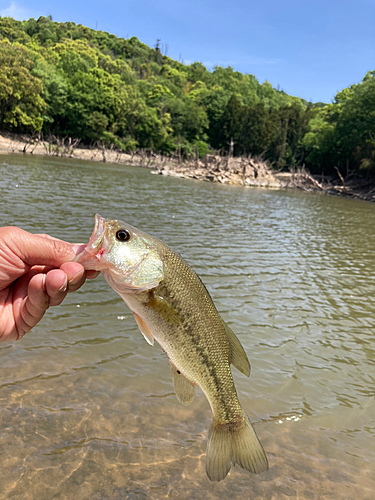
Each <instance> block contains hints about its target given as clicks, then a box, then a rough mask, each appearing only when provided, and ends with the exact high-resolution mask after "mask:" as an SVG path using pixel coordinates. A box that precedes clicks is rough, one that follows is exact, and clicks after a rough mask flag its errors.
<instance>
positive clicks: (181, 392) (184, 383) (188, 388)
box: [169, 362, 195, 405]
mask: <svg viewBox="0 0 375 500" xmlns="http://www.w3.org/2000/svg"><path fill="white" fill-rule="evenodd" d="M169 363H170V365H171V372H172V380H173V385H174V392H175V394H176V397H177V399H178V400H179V401H180V403H182V404H183V405H189V404H190V403H191V402H192V401H193V399H194V392H195V384H193V383H192V382H190V380H188V379H187V378H186V377H184V375H182V373H181V372H180V370H178V369H177V368H176V367H175V366H174V364H172V363H171V362H169Z"/></svg>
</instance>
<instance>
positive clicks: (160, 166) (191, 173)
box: [0, 134, 375, 202]
mask: <svg viewBox="0 0 375 500" xmlns="http://www.w3.org/2000/svg"><path fill="white" fill-rule="evenodd" d="M0 153H3V154H4V153H5V154H6V153H17V154H33V155H42V156H60V157H66V158H74V159H79V160H88V161H98V162H104V163H115V164H121V165H130V166H135V167H143V168H149V169H151V173H153V174H160V175H167V176H173V177H180V178H185V179H196V180H203V181H207V182H219V183H221V184H232V185H239V186H244V187H260V188H268V189H299V190H303V191H312V192H320V193H324V194H330V195H336V196H345V197H351V198H358V199H362V200H366V201H373V202H375V182H374V180H364V179H359V178H354V177H352V178H343V177H342V175H341V173H340V171H339V170H337V172H338V177H337V178H336V179H334V178H332V177H329V178H328V177H325V178H320V177H318V176H312V175H310V173H309V172H308V171H306V170H305V169H304V168H300V169H296V170H295V171H294V172H275V171H273V170H272V169H271V168H270V166H269V165H268V164H267V163H266V162H264V161H261V160H259V159H255V158H251V157H248V158H244V157H242V158H228V157H221V156H218V155H206V156H205V157H203V158H201V159H199V158H190V159H188V160H186V159H183V160H182V159H181V158H179V157H178V156H177V155H175V156H173V157H171V156H164V155H158V154H154V153H152V152H148V151H144V150H136V151H135V152H134V153H132V154H128V153H124V152H122V151H118V150H116V149H114V148H109V149H108V148H106V147H105V146H104V145H100V144H99V147H95V148H89V147H79V140H72V139H71V138H65V139H59V138H56V137H53V138H52V139H49V140H42V139H41V138H40V137H36V138H31V137H29V136H24V135H15V134H3V135H2V134H0Z"/></svg>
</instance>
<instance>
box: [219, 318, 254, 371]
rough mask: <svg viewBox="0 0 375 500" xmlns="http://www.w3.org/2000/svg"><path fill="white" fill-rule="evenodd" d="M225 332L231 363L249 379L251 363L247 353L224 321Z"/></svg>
mask: <svg viewBox="0 0 375 500" xmlns="http://www.w3.org/2000/svg"><path fill="white" fill-rule="evenodd" d="M223 324H224V328H225V332H226V334H227V338H228V342H229V350H230V352H229V363H230V364H232V365H233V366H235V367H236V368H237V370H239V371H240V372H241V373H243V374H244V375H246V377H248V376H249V375H250V363H249V360H248V359H247V356H246V352H245V351H244V348H243V347H242V345H241V342H240V341H239V340H238V338H237V337H236V335H235V334H234V333H233V332H232V330H231V329H230V328H229V326H228V325H227V324H226V323H225V322H224V321H223Z"/></svg>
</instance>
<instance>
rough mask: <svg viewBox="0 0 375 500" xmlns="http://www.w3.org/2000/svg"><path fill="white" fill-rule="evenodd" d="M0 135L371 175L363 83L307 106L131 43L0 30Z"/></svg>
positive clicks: (32, 25)
mask: <svg viewBox="0 0 375 500" xmlns="http://www.w3.org/2000/svg"><path fill="white" fill-rule="evenodd" d="M0 127H1V128H2V129H7V130H18V131H25V132H34V131H40V130H42V131H43V132H44V133H46V134H55V135H69V136H74V137H79V138H80V139H82V140H83V141H84V142H86V143H90V142H93V141H98V140H100V141H102V142H104V143H106V144H114V145H116V146H117V147H120V148H122V149H125V150H132V151H134V150H135V149H136V148H137V147H142V148H149V149H153V150H156V151H163V152H165V153H168V152H171V151H177V150H179V151H180V153H181V154H185V155H196V154H198V155H199V156H200V157H202V156H204V155H205V154H206V153H207V151H208V150H209V148H210V147H211V148H213V149H214V150H221V151H222V152H224V153H225V152H228V151H229V147H230V144H231V143H232V142H233V143H234V154H235V155H248V154H252V155H262V157H263V158H265V159H268V160H269V161H270V162H271V163H272V164H273V165H274V166H275V167H276V168H278V169H288V168H290V167H293V166H295V165H298V164H306V165H307V166H308V167H309V168H310V169H311V171H312V172H322V171H323V170H324V171H325V172H327V173H329V172H334V171H335V168H334V167H336V166H338V167H340V168H342V167H344V168H346V169H349V168H350V169H351V170H355V171H357V172H360V173H361V172H362V173H366V174H368V173H371V172H375V72H374V71H372V72H369V73H368V74H367V75H366V76H365V78H364V79H363V81H362V82H361V83H359V84H357V85H352V86H351V87H349V88H347V89H343V90H342V91H341V92H339V93H338V94H337V95H336V98H335V100H334V102H333V103H332V104H329V105H325V104H324V103H317V104H316V105H312V104H311V103H310V104H309V103H307V102H306V101H304V100H302V99H299V98H297V97H293V96H289V95H288V94H286V93H285V92H283V91H279V90H276V89H274V88H273V87H272V85H271V84H270V83H269V82H268V81H265V82H264V83H262V84H260V83H259V82H258V80H257V79H256V78H255V76H253V75H250V74H242V73H240V72H238V71H235V70H234V69H233V68H231V67H227V68H223V67H219V66H217V67H215V68H214V69H213V71H209V70H208V69H207V68H206V67H205V66H204V65H203V64H202V63H200V62H194V63H193V64H190V65H184V64H182V63H180V62H178V61H174V60H172V59H170V58H169V57H167V56H166V55H163V54H162V44H160V40H158V41H157V42H156V45H155V47H154V48H150V47H148V46H147V45H145V44H142V43H141V42H140V41H139V40H138V39H137V38H136V37H132V38H130V39H123V38H118V37H116V36H115V35H111V34H109V33H106V32H103V31H95V30H92V29H89V28H87V27H85V26H82V25H80V24H78V25H76V24H74V23H71V22H67V23H56V22H53V21H52V19H51V17H40V18H39V19H37V20H35V19H29V20H28V21H16V20H14V19H11V18H0Z"/></svg>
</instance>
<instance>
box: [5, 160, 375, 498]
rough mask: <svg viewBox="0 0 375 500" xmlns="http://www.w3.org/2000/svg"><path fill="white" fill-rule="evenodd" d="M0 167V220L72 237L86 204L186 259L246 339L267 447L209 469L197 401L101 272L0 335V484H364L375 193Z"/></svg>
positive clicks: (200, 490) (359, 494) (127, 493)
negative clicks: (177, 388)
mask: <svg viewBox="0 0 375 500" xmlns="http://www.w3.org/2000/svg"><path fill="white" fill-rule="evenodd" d="M0 174H1V175H0V194H1V199H2V204H1V208H0V210H1V224H3V225H6V224H14V225H18V226H20V227H22V228H24V229H27V230H30V231H33V232H47V233H49V234H52V235H54V236H57V237H61V238H65V239H67V240H70V241H83V242H86V241H88V238H89V236H90V234H91V231H92V228H93V224H94V214H95V213H96V212H99V213H100V214H101V215H103V216H104V217H118V218H122V219H124V220H126V221H127V222H129V223H130V224H132V225H135V226H137V227H139V228H141V229H143V230H145V231H148V232H150V233H151V234H154V235H155V236H159V237H160V238H161V239H163V240H164V241H165V242H166V243H168V244H169V245H171V246H172V247H173V248H174V249H176V250H177V251H178V252H179V253H181V254H182V255H183V256H184V257H185V259H186V260H187V261H188V262H189V263H190V264H191V265H192V266H193V267H194V269H195V270H196V271H198V273H199V274H200V276H201V277H202V279H203V281H204V282H205V283H206V285H207V287H208V289H209V290H210V292H211V294H212V296H213V298H214V300H215V303H216V304H217V307H218V309H219V311H220V312H221V313H222V316H223V318H224V319H225V320H226V321H227V322H228V323H229V325H230V326H231V327H232V328H233V330H234V331H235V332H236V333H237V334H238V336H239V338H240V340H241V342H242V344H243V345H244V347H245V349H246V351H247V353H248V356H249V359H250V362H251V364H252V374H251V376H250V379H247V378H246V377H244V376H242V375H240V374H238V373H237V372H234V377H235V380H236V385H237V388H238V392H239V396H240V399H241V402H242V404H243V407H244V409H245V410H246V412H247V413H248V415H249V416H250V418H251V420H252V421H253V422H254V427H255V428H256V431H257V433H258V435H259V438H260V439H261V441H262V444H263V446H264V448H265V449H266V451H267V454H268V457H269V462H270V470H269V472H267V473H264V474H262V475H259V476H254V475H251V474H249V473H247V472H245V471H243V470H242V469H240V468H238V467H236V468H234V469H232V471H231V472H230V474H229V475H228V477H227V478H226V480H224V481H222V482H220V483H218V484H216V483H214V484H212V483H210V482H209V480H208V479H207V477H206V474H205V470H204V463H205V447H206V439H207V431H208V428H209V425H210V420H211V415H210V409H209V405H208V403H207V401H206V400H205V398H204V396H203V395H202V393H201V392H200V391H197V395H196V398H195V400H194V402H193V403H192V404H191V405H190V406H187V407H184V406H182V405H181V404H180V403H179V402H178V401H177V399H176V398H175V396H174V393H173V388H172V382H171V380H170V370H169V367H168V363H167V359H166V357H165V355H164V353H163V352H162V351H161V349H160V348H158V347H157V346H155V347H153V348H152V347H151V346H149V345H148V344H147V343H146V342H145V341H144V340H143V337H142V335H141V334H140V332H139V331H138V329H137V327H136V325H135V322H134V320H133V318H132V315H131V314H130V313H129V311H128V310H127V309H126V306H125V304H124V303H123V302H122V300H121V299H120V298H119V297H117V296H116V294H115V293H114V292H113V291H112V290H111V289H110V288H109V287H108V285H107V284H106V283H105V282H104V280H103V279H101V278H98V279H97V280H95V281H94V282H90V283H87V284H86V285H85V286H84V288H83V289H82V290H80V291H79V292H77V293H76V294H74V295H71V296H69V297H68V299H67V300H66V301H65V302H64V304H63V305H62V306H60V307H58V308H54V309H51V310H50V311H48V313H47V315H46V317H45V318H44V320H43V322H42V323H41V324H40V325H39V326H38V327H37V328H35V330H34V331H33V333H29V334H28V335H26V337H25V338H24V339H23V340H22V341H20V342H18V343H15V344H2V345H1V347H0V362H1V368H2V369H1V371H0V402H1V410H0V443H1V451H2V452H1V455H0V467H1V471H2V473H1V479H0V484H1V486H0V497H1V498H9V499H18V498H19V499H21V498H22V499H27V500H28V499H33V500H34V499H36V498H37V499H38V500H44V499H45V500H49V499H52V498H53V499H66V498H79V499H80V500H86V499H87V500H96V499H98V500H99V499H128V498H129V499H144V498H151V499H161V498H178V499H181V500H183V499H195V498H197V499H200V498H207V499H227V498H229V497H230V498H238V499H240V498H241V499H242V498H262V499H263V498H264V499H284V498H306V499H311V498H327V499H342V498H348V499H352V498H356V499H358V500H362V499H370V498H373V492H374V490H375V479H374V470H375V398H374V396H375V302H374V301H375V299H374V297H375V282H374V276H375V232H374V227H375V205H371V204H367V203H363V202H357V201H353V200H345V199H340V198H329V197H324V196H318V195H305V194H300V193H293V192H276V191H275V192H274V191H262V190H255V189H243V188H238V187H230V186H217V185H213V184H208V183H198V182H195V181H185V180H180V179H174V178H164V177H159V176H155V175H150V172H149V171H146V170H142V169H133V168H124V167H117V166H113V165H99V164H91V163H83V162H74V161H68V160H59V159H51V158H31V157H21V156H19V157H16V156H2V157H0Z"/></svg>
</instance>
